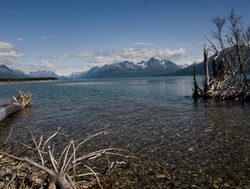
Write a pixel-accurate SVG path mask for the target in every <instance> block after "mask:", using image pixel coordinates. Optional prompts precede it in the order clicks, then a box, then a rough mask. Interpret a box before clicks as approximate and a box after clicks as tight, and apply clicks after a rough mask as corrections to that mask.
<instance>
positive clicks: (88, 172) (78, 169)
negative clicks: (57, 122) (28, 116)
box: [0, 128, 135, 189]
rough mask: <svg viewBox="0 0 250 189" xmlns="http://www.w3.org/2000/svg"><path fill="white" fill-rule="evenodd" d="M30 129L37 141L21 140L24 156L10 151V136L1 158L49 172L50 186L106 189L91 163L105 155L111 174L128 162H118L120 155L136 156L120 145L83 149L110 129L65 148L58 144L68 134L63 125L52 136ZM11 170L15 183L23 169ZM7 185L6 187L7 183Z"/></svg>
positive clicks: (71, 142) (39, 171)
mask: <svg viewBox="0 0 250 189" xmlns="http://www.w3.org/2000/svg"><path fill="white" fill-rule="evenodd" d="M28 131H29V134H30V136H31V139H32V141H33V145H31V144H25V143H22V142H18V143H19V144H20V145H21V147H20V149H19V151H20V152H21V154H22V155H15V154H14V153H12V152H8V151H9V150H8V148H9V147H10V146H8V145H7V144H8V143H9V141H10V140H11V139H10V137H8V139H7V140H6V142H5V146H7V149H6V150H0V160H1V156H2V157H7V158H9V159H12V160H14V162H16V163H15V164H20V163H21V164H25V167H33V169H34V170H35V172H38V173H42V174H46V175H47V176H46V177H45V179H43V180H48V181H49V183H48V185H49V188H53V189H76V188H88V185H89V184H90V185H97V187H96V188H101V189H102V188H103V186H102V184H101V179H100V175H101V174H100V173H98V172H97V171H95V170H94V168H91V166H90V165H89V162H91V161H95V160H96V159H98V158H101V159H102V158H104V160H105V161H107V163H105V164H106V166H107V167H106V168H105V170H106V171H107V172H106V173H105V174H109V173H111V171H112V170H115V169H116V168H117V167H119V165H121V164H126V162H124V161H118V159H120V158H118V157H121V158H135V156H133V155H132V154H131V153H130V152H129V151H127V150H124V149H120V148H105V149H100V150H95V151H92V152H85V151H84V150H83V149H84V148H82V147H83V146H84V145H86V143H88V142H89V141H90V140H92V139H93V138H95V137H97V136H99V135H106V134H107V133H106V132H100V133H96V134H93V135H91V136H89V137H87V138H85V139H82V140H80V141H79V140H77V141H76V140H69V141H68V144H67V145H66V146H65V147H63V148H62V147H61V146H62V144H56V139H57V137H59V136H63V137H65V136H64V135H63V134H62V133H60V128H58V130H57V131H56V132H54V133H53V134H51V135H50V136H48V137H44V136H43V135H41V136H40V137H36V136H35V135H34V134H33V132H32V131H31V130H30V129H29V128H28ZM9 135H10V134H9ZM0 149H1V148H0ZM22 151H23V152H22ZM27 151H28V152H29V153H30V154H29V155H27ZM114 156H116V157H117V158H115V159H116V160H115V161H111V159H114V158H112V157H114ZM109 158H110V159H109ZM15 167H16V166H15ZM8 169H9V171H8V172H10V173H8V174H12V175H13V179H11V180H10V181H9V182H8V183H7V184H8V185H14V184H15V181H14V180H16V179H17V175H16V173H15V172H21V169H20V168H18V167H17V169H18V170H17V171H15V170H13V167H11V168H8ZM0 170H1V164H0ZM5 172H6V171H5ZM5 172H4V173H2V175H1V173H0V178H1V177H3V178H4V176H3V175H6V174H7V173H5ZM33 172H34V171H33ZM24 174H26V175H25V177H27V178H29V175H27V174H28V173H24ZM30 180H32V179H30ZM94 180H96V182H94ZM31 182H34V181H31ZM42 182H44V181H42ZM91 183H92V184H91ZM42 185H44V184H42ZM4 187H6V185H5V186H4ZM7 188H8V187H7ZM38 188H43V186H39V187H38Z"/></svg>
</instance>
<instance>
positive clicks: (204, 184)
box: [0, 77, 250, 188]
mask: <svg viewBox="0 0 250 189" xmlns="http://www.w3.org/2000/svg"><path fill="white" fill-rule="evenodd" d="M192 82H193V80H192V77H159V78H133V79H109V80H83V81H66V82H59V81H56V82H47V83H32V82H27V83H18V84H8V85H6V84H1V85H0V96H1V99H0V102H3V101H6V100H8V99H10V97H11V96H13V95H15V94H16V93H17V91H18V90H20V89H21V90H26V91H30V92H31V93H32V94H33V105H32V107H31V108H28V109H25V110H23V111H22V112H19V113H17V114H15V115H12V116H11V117H9V118H7V119H5V120H4V121H3V122H1V123H0V139H1V140H2V141H3V140H4V138H5V137H6V135H7V133H8V131H9V129H10V127H11V126H14V130H15V128H19V127H23V126H26V127H30V128H31V129H32V130H33V131H34V132H35V133H40V134H48V133H51V132H53V131H55V130H56V129H57V127H61V128H62V130H63V132H64V133H65V134H67V135H68V136H69V137H71V138H81V137H83V136H86V135H88V134H89V133H95V132H98V131H109V132H110V136H109V140H108V144H109V145H112V146H115V147H122V148H126V149H128V150H130V151H131V152H132V153H133V154H135V155H137V156H138V157H140V159H141V160H142V161H143V163H144V165H145V167H147V171H146V172H147V173H146V176H145V178H143V179H141V182H143V184H142V185H140V187H141V188H216V187H217V186H218V187H219V188H227V187H229V188H233V187H240V188H243V187H250V160H249V157H250V122H249V121H250V103H247V102H245V103H241V102H229V101H223V102H219V101H216V100H206V101H204V100H198V101H194V100H193V99H192V98H191V97H190V96H191V94H192ZM15 135H16V136H18V137H22V138H25V137H26V134H25V133H22V131H18V132H15ZM104 142H105V143H106V142H107V141H104ZM99 143H100V144H101V143H102V141H101V139H100V141H99ZM157 175H158V176H157ZM159 175H161V177H160V176H159ZM162 175H163V176H162ZM138 188H139V187H138Z"/></svg>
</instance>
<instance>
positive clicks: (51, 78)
mask: <svg viewBox="0 0 250 189" xmlns="http://www.w3.org/2000/svg"><path fill="white" fill-rule="evenodd" d="M55 80H57V78H55V77H42V78H0V83H10V82H11V83H15V82H21V81H55Z"/></svg>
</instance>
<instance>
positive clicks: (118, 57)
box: [92, 48, 186, 65]
mask: <svg viewBox="0 0 250 189" xmlns="http://www.w3.org/2000/svg"><path fill="white" fill-rule="evenodd" d="M185 54H186V50H185V49H183V48H180V49H177V50H170V49H146V48H128V49H121V50H114V51H110V52H108V53H106V54H103V53H99V54H98V56H95V57H93V61H92V63H93V64H94V65H97V64H98V65H103V64H111V63H115V62H120V61H124V60H128V61H132V62H139V61H141V60H148V59H150V58H151V57H155V58H159V59H164V58H168V59H171V58H177V57H182V56H184V55H185Z"/></svg>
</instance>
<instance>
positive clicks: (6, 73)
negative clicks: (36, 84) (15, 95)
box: [0, 64, 29, 78]
mask: <svg viewBox="0 0 250 189" xmlns="http://www.w3.org/2000/svg"><path fill="white" fill-rule="evenodd" d="M27 77H29V76H28V75H26V74H25V73H23V72H22V71H20V70H16V69H12V68H9V67H8V66H6V65H4V64H2V65H0V78H27Z"/></svg>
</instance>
